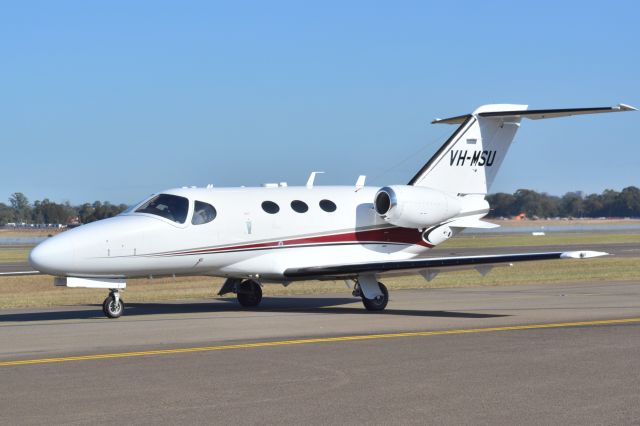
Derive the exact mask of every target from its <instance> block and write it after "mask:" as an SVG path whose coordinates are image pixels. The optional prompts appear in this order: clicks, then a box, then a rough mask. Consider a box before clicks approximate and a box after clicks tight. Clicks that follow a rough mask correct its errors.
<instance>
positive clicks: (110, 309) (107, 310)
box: [102, 294, 124, 318]
mask: <svg viewBox="0 0 640 426" xmlns="http://www.w3.org/2000/svg"><path fill="white" fill-rule="evenodd" d="M102 312H104V314H105V315H106V316H107V317H108V318H120V316H121V315H122V313H123V312H124V302H123V301H122V299H120V298H118V302H117V303H116V298H115V296H113V294H110V295H109V296H108V297H107V298H106V299H104V302H103V303H102Z"/></svg>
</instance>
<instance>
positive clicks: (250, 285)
mask: <svg viewBox="0 0 640 426" xmlns="http://www.w3.org/2000/svg"><path fill="white" fill-rule="evenodd" d="M237 296H238V303H240V305H242V306H244V307H245V308H253V307H255V306H258V305H259V304H260V302H261V301H262V289H261V288H260V284H258V283H257V282H255V281H253V280H244V281H242V282H241V283H240V285H239V286H238V295H237Z"/></svg>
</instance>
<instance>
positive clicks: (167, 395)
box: [0, 281, 640, 425]
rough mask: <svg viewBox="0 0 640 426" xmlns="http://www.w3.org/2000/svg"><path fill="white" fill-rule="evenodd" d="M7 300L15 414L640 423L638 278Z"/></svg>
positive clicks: (9, 418)
mask: <svg viewBox="0 0 640 426" xmlns="http://www.w3.org/2000/svg"><path fill="white" fill-rule="evenodd" d="M0 312H1V313H0V383H1V387H0V389H1V392H2V395H1V398H0V410H1V411H0V412H1V413H2V415H1V416H0V424H42V423H47V424H69V423H74V424H75V423H83V424H84V423H89V422H91V423H98V424H106V423H114V422H120V423H129V424H175V423H192V424H193V423H195V424H205V423H206V424H211V423H219V424H230V423H238V424H258V423H260V424H354V423H356V424H364V423H367V424H390V423H394V424H505V425H506V424H509V425H512V424H576V425H577V424H580V425H583V424H638V423H640V405H639V404H638V401H640V357H638V353H640V282H638V281H621V282H604V283H603V282H599V283H580V284H563V285H535V286H534V285H531V286H513V287H483V288H459V289H431V290H401V291H395V292H392V293H391V300H390V302H389V306H388V308H387V310H386V311H385V312H383V313H371V312H367V311H365V310H364V309H363V307H362V305H361V303H360V302H359V301H358V300H357V299H354V298H352V297H347V296H346V295H345V294H336V295H333V296H326V295H323V296H299V297H278V298H268V299H265V300H264V301H263V304H262V305H261V306H260V307H259V308H258V309H256V310H252V311H248V310H244V309H241V308H239V306H238V305H237V304H236V303H235V302H234V301H233V299H216V300H208V301H198V302H188V303H184V302H175V303H161V304H158V303H145V304H130V305H128V306H127V309H126V313H125V316H123V317H122V318H120V319H118V320H108V319H106V318H103V317H102V314H101V312H100V307H99V306H77V307H59V308H52V309H29V310H25V309H22V310H3V311H0Z"/></svg>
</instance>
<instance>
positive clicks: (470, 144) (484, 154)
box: [409, 104, 635, 194]
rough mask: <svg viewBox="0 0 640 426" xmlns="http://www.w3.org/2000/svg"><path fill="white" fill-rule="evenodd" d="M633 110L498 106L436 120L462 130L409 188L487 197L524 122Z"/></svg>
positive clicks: (414, 178)
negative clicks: (456, 126) (524, 119)
mask: <svg viewBox="0 0 640 426" xmlns="http://www.w3.org/2000/svg"><path fill="white" fill-rule="evenodd" d="M633 110H635V108H633V107H631V106H628V105H624V104H620V105H618V106H615V107H603V108H572V109H549V110H527V105H502V104H497V105H484V106H481V107H480V108H478V109H476V110H475V111H474V112H473V113H471V114H467V115H461V116H457V117H451V118H446V119H442V120H434V121H433V123H434V124H459V127H458V128H457V129H456V131H455V132H453V134H452V135H451V137H449V139H447V141H446V142H445V144H444V145H442V147H441V148H440V149H439V150H438V152H436V154H435V155H434V156H433V157H431V159H430V160H429V161H428V162H427V164H425V165H424V167H422V169H421V170H420V171H419V172H418V173H417V174H416V175H415V176H414V177H413V179H411V181H410V182H409V185H415V186H427V187H431V188H435V189H439V190H441V191H444V192H449V193H451V194H486V193H487V192H488V191H489V189H490V188H491V184H492V183H493V180H494V179H495V177H496V174H497V172H498V169H499V168H500V165H501V164H502V161H503V160H504V157H505V156H506V154H507V151H508V150H509V146H511V142H512V141H513V138H514V136H515V134H516V131H517V130H518V128H519V127H520V120H521V119H522V118H529V119H533V120H538V119H543V118H555V117H565V116H569V115H579V114H596V113H603V112H619V111H633Z"/></svg>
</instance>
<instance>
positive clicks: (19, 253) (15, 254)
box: [0, 247, 31, 263]
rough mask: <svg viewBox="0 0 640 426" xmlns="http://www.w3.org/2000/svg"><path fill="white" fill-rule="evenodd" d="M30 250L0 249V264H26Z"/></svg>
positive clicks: (22, 248) (21, 248)
mask: <svg viewBox="0 0 640 426" xmlns="http://www.w3.org/2000/svg"><path fill="white" fill-rule="evenodd" d="M30 251H31V249H30V248H24V247H20V248H0V263H1V262H26V261H27V259H28V258H29V252H30Z"/></svg>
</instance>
